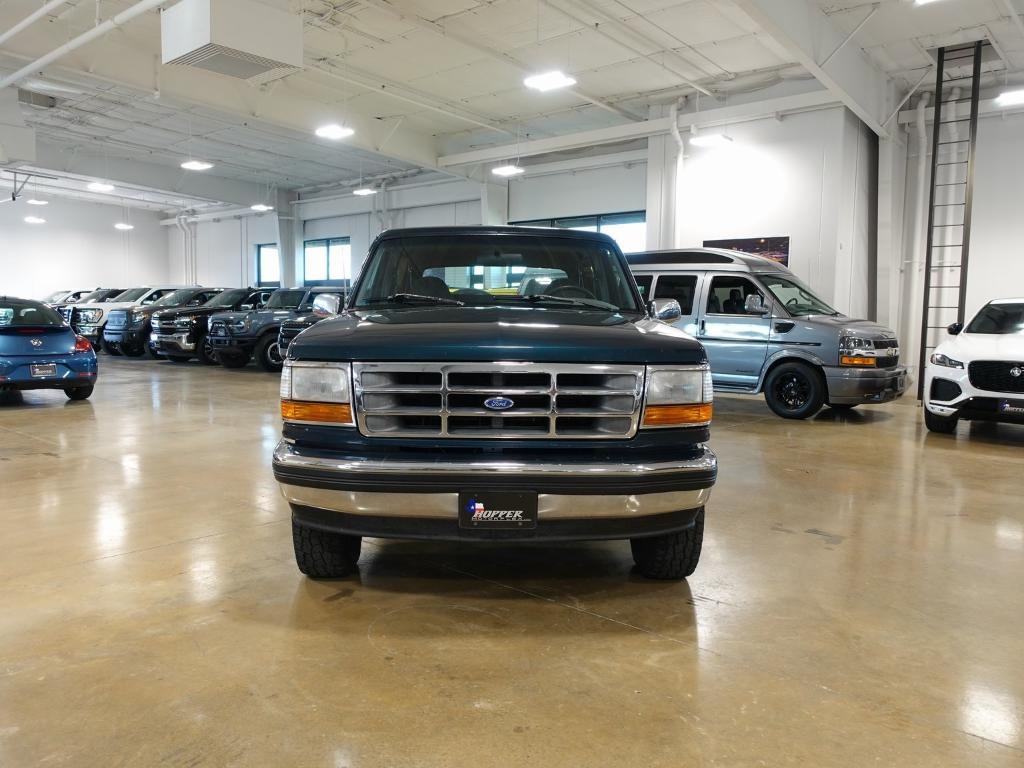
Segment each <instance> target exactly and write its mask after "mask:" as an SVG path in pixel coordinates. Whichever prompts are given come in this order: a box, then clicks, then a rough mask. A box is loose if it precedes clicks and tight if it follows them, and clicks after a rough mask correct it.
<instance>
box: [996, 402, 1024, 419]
mask: <svg viewBox="0 0 1024 768" xmlns="http://www.w3.org/2000/svg"><path fill="white" fill-rule="evenodd" d="M999 412H1000V413H1012V414H1013V415H1014V416H1024V400H1000V401H999Z"/></svg>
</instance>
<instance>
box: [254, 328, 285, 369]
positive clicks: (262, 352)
mask: <svg viewBox="0 0 1024 768" xmlns="http://www.w3.org/2000/svg"><path fill="white" fill-rule="evenodd" d="M253 356H254V357H255V358H256V362H257V364H259V366H260V368H262V369H263V370H264V371H267V372H268V373H280V372H281V369H282V368H283V367H284V361H283V360H282V359H281V350H280V348H278V346H277V336H275V335H272V334H267V335H266V336H264V337H263V338H262V339H260V341H259V343H258V344H257V345H256V350H255V351H254V352H253Z"/></svg>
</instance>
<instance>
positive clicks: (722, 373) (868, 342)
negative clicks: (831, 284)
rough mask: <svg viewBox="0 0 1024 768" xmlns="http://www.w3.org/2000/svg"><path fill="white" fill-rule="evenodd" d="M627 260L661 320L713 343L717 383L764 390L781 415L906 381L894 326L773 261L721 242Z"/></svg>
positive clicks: (845, 404) (895, 390)
mask: <svg viewBox="0 0 1024 768" xmlns="http://www.w3.org/2000/svg"><path fill="white" fill-rule="evenodd" d="M626 258H627V260H628V261H629V264H630V266H631V267H632V270H633V274H634V275H635V276H636V281H637V284H638V285H639V286H640V290H641V292H642V293H643V295H644V298H645V299H650V300H653V301H654V304H655V310H656V312H657V315H658V317H659V318H660V319H662V320H664V321H665V322H668V323H671V324H672V325H675V326H676V327H678V328H680V329H682V330H683V331H685V332H686V333H688V334H690V335H691V336H693V337H694V338H696V339H697V340H698V341H700V342H701V344H703V345H704V347H705V349H706V350H707V354H708V359H709V360H710V362H711V375H712V379H713V381H714V385H715V389H716V390H719V391H722V392H743V393H748V394H758V393H760V392H763V393H764V398H765V400H766V401H767V403H768V407H769V408H771V409H772V410H773V411H774V412H775V413H776V414H778V415H779V416H782V417H783V418H787V419H806V418H808V417H809V416H813V415H814V414H815V413H817V412H818V410H820V409H821V407H822V405H825V404H828V405H830V406H831V407H833V408H840V409H841V408H853V407H854V406H856V405H859V404H860V403H884V402H887V401H889V400H894V399H896V398H897V397H899V396H900V395H902V394H903V391H904V389H905V388H906V378H907V369H906V367H904V366H902V365H900V354H899V342H898V341H897V340H896V334H895V333H894V332H893V331H891V330H889V329H888V328H885V327H884V326H881V325H878V324H877V323H873V322H871V321H869V320H854V319H851V318H849V317H846V316H845V315H843V314H842V313H840V312H837V311H836V310H834V309H833V308H832V307H830V306H829V305H828V304H827V303H826V302H824V301H822V300H821V299H819V298H818V297H817V296H816V295H815V294H814V292H813V291H812V290H811V289H810V288H808V287H807V286H805V285H804V284H803V283H801V282H800V280H799V279H798V278H797V277H796V275H794V274H793V273H792V272H790V271H789V270H788V269H786V268H785V267H784V266H782V265H781V264H779V263H777V262H775V261H772V260H771V259H766V258H763V257H761V256H752V255H750V254H747V253H740V252H738V251H727V250H720V249H717V248H689V249H685V250H679V251H655V252H650V253H634V254H629V255H627V257H626ZM674 302H678V304H679V308H678V310H677V309H676V307H675V305H674Z"/></svg>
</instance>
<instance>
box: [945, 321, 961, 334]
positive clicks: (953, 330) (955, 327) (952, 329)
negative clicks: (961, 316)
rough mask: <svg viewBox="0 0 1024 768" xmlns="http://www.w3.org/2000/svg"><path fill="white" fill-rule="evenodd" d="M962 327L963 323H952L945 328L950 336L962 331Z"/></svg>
mask: <svg viewBox="0 0 1024 768" xmlns="http://www.w3.org/2000/svg"><path fill="white" fill-rule="evenodd" d="M963 329H964V324H963V323H953V324H952V325H950V326H949V327H948V328H946V330H947V331H948V332H949V335H950V336H957V335H958V334H959V333H960V331H962V330H963Z"/></svg>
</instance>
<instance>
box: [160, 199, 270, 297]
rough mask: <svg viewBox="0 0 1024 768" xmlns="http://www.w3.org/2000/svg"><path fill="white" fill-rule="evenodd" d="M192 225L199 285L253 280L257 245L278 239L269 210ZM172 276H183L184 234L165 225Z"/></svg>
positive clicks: (246, 283) (241, 284) (233, 284)
mask: <svg viewBox="0 0 1024 768" xmlns="http://www.w3.org/2000/svg"><path fill="white" fill-rule="evenodd" d="M192 226H193V228H194V229H195V240H196V254H197V262H198V263H197V282H198V283H199V284H200V285H209V286H226V287H229V288H230V287H236V286H237V287H245V286H249V285H255V284H256V246H257V245H260V244H262V243H276V242H277V222H276V219H275V217H274V215H272V214H264V215H261V216H242V217H239V218H227V219H221V220H220V221H200V222H196V223H195V224H193V225H192ZM165 230H166V232H165V236H166V240H167V248H168V254H169V258H168V263H169V266H168V269H169V274H170V276H171V279H173V280H175V281H182V280H184V279H185V259H184V247H183V235H182V233H181V231H180V230H179V229H178V228H177V227H175V226H168V227H165Z"/></svg>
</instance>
